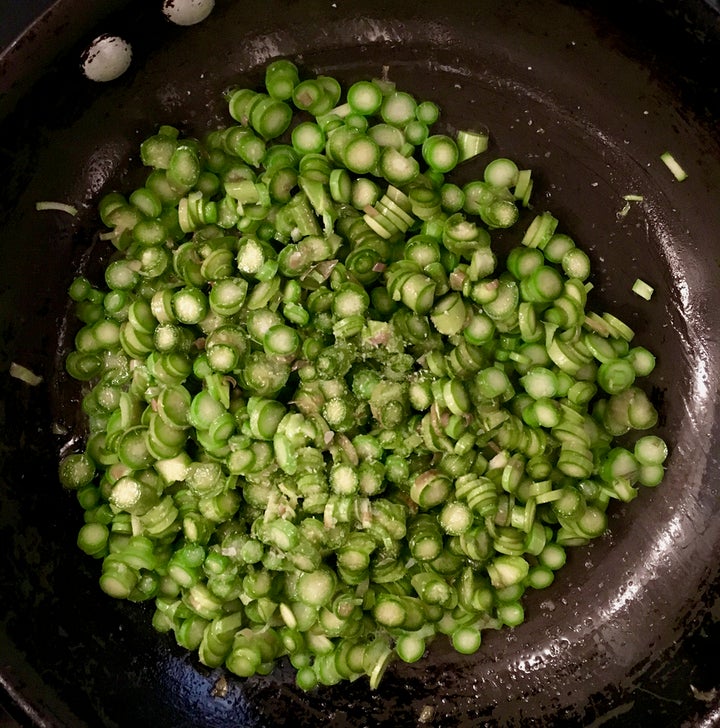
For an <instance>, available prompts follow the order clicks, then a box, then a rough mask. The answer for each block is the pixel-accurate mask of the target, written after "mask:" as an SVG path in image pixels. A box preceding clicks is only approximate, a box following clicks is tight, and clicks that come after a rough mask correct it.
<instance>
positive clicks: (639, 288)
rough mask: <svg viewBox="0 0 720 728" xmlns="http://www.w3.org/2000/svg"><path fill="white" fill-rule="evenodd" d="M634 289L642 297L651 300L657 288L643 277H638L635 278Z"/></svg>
mask: <svg viewBox="0 0 720 728" xmlns="http://www.w3.org/2000/svg"><path fill="white" fill-rule="evenodd" d="M632 291H633V293H635V294H636V295H638V296H640V298H644V299H645V300H646V301H649V300H650V299H651V298H652V296H653V293H655V289H654V288H653V287H652V286H651V285H649V284H648V283H645V281H644V280H642V279H641V278H637V279H636V280H635V283H633V286H632Z"/></svg>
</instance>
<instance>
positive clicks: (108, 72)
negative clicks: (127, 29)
mask: <svg viewBox="0 0 720 728" xmlns="http://www.w3.org/2000/svg"><path fill="white" fill-rule="evenodd" d="M131 60H132V48H131V47H130V44H129V43H128V42H127V41H125V40H123V39H122V38H119V37H118V36H116V35H107V34H106V35H101V36H98V37H97V38H95V40H94V41H93V42H92V43H91V44H90V46H89V47H88V49H87V50H86V51H85V53H83V57H82V69H83V73H84V74H85V75H86V76H87V77H88V78H89V79H90V80H91V81H114V80H115V79H116V78H118V77H119V76H122V75H123V73H125V71H127V69H128V68H129V66H130V61H131Z"/></svg>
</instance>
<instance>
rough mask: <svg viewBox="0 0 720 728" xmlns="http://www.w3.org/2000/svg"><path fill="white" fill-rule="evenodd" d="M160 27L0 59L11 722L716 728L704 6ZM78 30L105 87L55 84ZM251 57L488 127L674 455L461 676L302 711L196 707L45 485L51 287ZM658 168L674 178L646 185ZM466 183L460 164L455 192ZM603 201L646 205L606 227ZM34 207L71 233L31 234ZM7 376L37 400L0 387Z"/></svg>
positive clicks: (47, 30)
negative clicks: (109, 51)
mask: <svg viewBox="0 0 720 728" xmlns="http://www.w3.org/2000/svg"><path fill="white" fill-rule="evenodd" d="M91 5H92V7H91ZM159 5H160V2H159V0H157V1H152V2H151V1H150V0H142V1H138V2H121V1H119V0H114V1H113V2H107V3H104V4H103V6H102V7H99V4H89V3H84V2H80V1H73V0H59V1H58V2H56V3H55V4H54V5H53V7H52V8H51V10H50V11H48V12H47V13H46V14H45V15H43V16H42V17H40V18H39V19H38V20H37V22H36V23H35V24H34V25H33V26H32V27H31V28H30V29H29V30H28V31H27V32H26V33H25V34H24V35H23V36H22V37H21V38H20V39H19V40H18V41H17V42H16V43H15V44H14V45H13V46H11V47H10V48H9V49H7V50H6V51H5V53H4V54H3V55H2V56H1V57H0V91H1V92H2V97H0V110H1V117H2V122H1V125H0V170H2V172H1V174H0V179H1V180H2V194H0V244H1V245H2V253H1V255H2V257H1V258H0V260H1V264H0V312H1V314H2V318H1V323H0V361H1V362H2V366H0V370H1V371H0V379H1V382H2V385H1V386H2V400H1V401H0V408H1V409H0V412H1V413H2V414H0V420H1V422H0V427H1V428H2V434H1V435H0V453H1V456H0V457H1V468H2V469H1V473H0V539H1V542H0V564H1V572H0V605H1V606H0V615H1V621H0V625H1V626H0V684H2V687H3V688H4V694H5V702H6V703H7V704H8V706H9V708H10V710H11V711H12V712H13V713H14V715H15V716H16V717H17V718H18V719H19V720H21V721H22V722H24V723H27V724H29V725H38V726H83V725H88V726H100V725H106V726H158V727H160V726H163V727H165V726H168V727H169V726H173V727H175V728H189V727H190V726H203V727H208V728H210V727H213V726H237V727H240V726H247V727H248V728H249V727H251V726H252V727H255V726H258V727H259V726H268V727H269V726H282V725H297V726H314V725H317V724H328V725H333V726H415V725H418V719H419V716H420V715H421V710H422V709H423V707H425V706H432V707H433V709H434V719H433V721H432V723H431V724H432V725H434V726H443V727H444V726H481V725H503V726H505V725H507V726H514V725H517V726H519V725H538V726H539V725H552V726H562V725H591V724H594V725H600V724H603V725H615V726H625V725H634V726H650V725H653V726H680V725H688V726H689V725H694V726H695V725H697V726H700V725H702V726H711V725H714V724H715V723H716V722H717V721H716V719H717V718H718V716H720V702H719V701H718V700H717V699H716V697H715V689H716V688H718V687H720V671H719V670H718V666H717V665H718V663H717V660H716V658H715V655H716V653H717V648H718V646H719V645H720V632H719V631H718V629H717V627H716V624H715V616H716V615H717V606H716V602H715V599H716V594H717V587H718V581H717V576H718V569H717V561H718V559H717V554H718V547H719V546H720V508H719V505H720V504H719V503H718V488H719V487H720V465H719V464H718V458H717V447H718V441H719V440H720V437H719V432H718V421H719V415H720V407H719V405H718V389H719V384H720V343H719V337H720V294H719V293H718V281H719V279H720V274H719V270H718V265H719V264H720V193H719V190H720V146H719V144H718V139H717V119H718V112H720V91H719V90H718V81H717V78H716V71H717V68H718V67H719V64H720V50H719V49H720V14H719V13H718V9H717V6H713V5H712V4H709V3H708V2H703V1H702V0H701V1H699V2H698V1H688V2H682V3H681V2H677V3H667V4H666V3H661V2H656V1H655V0H628V2H626V3H623V4H622V7H615V6H614V5H613V4H611V5H610V6H608V4H607V3H605V2H595V3H593V2H582V3H575V4H568V3H564V2H560V1H559V0H536V1H535V2H532V3H525V2H518V1H516V2H512V1H508V0H504V1H503V2H500V1H498V0H478V1H477V2H473V3H467V4H463V3H459V4H457V5H456V4H449V3H448V4H441V3H438V2H436V1H433V2H428V1H426V0H413V1H410V0H385V1H384V2H380V1H379V0H364V2H362V3H349V2H346V1H344V0H337V2H330V1H329V0H303V1H299V0H297V1H293V0H268V1H266V2H261V1H259V0H247V2H242V3H240V2H231V1H230V0H226V1H224V2H223V0H218V3H217V7H216V10H215V12H214V13H213V14H212V15H211V17H210V18H209V19H208V20H207V21H206V22H204V23H203V24H201V25H199V26H197V27H193V28H178V27H175V26H171V25H170V24H169V23H167V22H166V21H165V20H164V19H163V17H162V16H161V14H160V12H159ZM100 32H118V33H120V34H121V35H123V36H124V37H126V38H127V40H129V41H130V42H131V43H132V44H133V48H134V60H133V64H132V67H131V69H130V71H129V72H128V73H127V74H125V75H124V76H123V77H122V78H120V79H119V80H118V81H115V82H113V83H110V84H107V85H96V84H93V83H91V82H89V81H87V80H85V79H84V78H83V77H82V75H81V74H80V73H79V70H78V63H79V56H80V52H81V50H82V49H83V48H84V47H85V45H86V44H87V43H88V42H89V41H90V40H91V39H92V38H93V37H94V36H95V35H97V34H98V33H100ZM277 56H284V57H289V58H292V59H293V60H295V61H296V62H297V63H298V64H299V65H300V66H301V68H302V69H304V70H306V71H307V72H323V73H331V74H334V75H336V76H337V77H338V78H339V79H341V80H342V81H343V82H344V83H349V82H352V81H353V80H355V79H357V78H360V77H366V76H369V75H377V74H379V73H380V72H381V71H382V67H383V66H389V69H390V75H391V77H392V79H393V80H395V81H397V82H398V84H399V85H400V86H402V87H403V88H406V89H408V90H410V91H412V92H414V93H415V94H416V95H418V96H419V97H422V98H430V99H433V100H435V101H437V102H438V103H439V104H440V105H441V106H442V109H443V117H442V126H443V128H444V129H446V130H453V129H456V128H460V127H463V126H468V125H474V124H477V123H482V124H485V125H487V126H488V127H489V128H490V130H491V132H492V149H491V154H492V153H495V154H502V155H504V156H510V157H513V158H514V159H516V160H517V161H518V162H519V163H520V164H521V165H522V166H528V167H532V168H533V169H534V170H535V176H536V179H537V187H536V192H535V195H534V200H535V203H534V204H535V211H541V210H545V209H548V210H550V211H552V212H553V213H554V214H555V215H556V216H557V217H559V219H560V220H561V224H562V228H563V229H564V231H566V232H568V233H570V234H571V235H573V236H574V237H575V238H576V239H577V241H578V242H579V243H580V244H582V245H583V246H584V247H585V248H586V249H587V250H588V251H589V253H590V255H591V257H592V259H593V262H594V263H595V270H596V273H595V275H594V279H593V280H594V283H595V289H594V291H593V294H592V295H593V296H595V297H596V298H595V301H596V302H597V305H598V306H599V307H600V306H602V307H605V308H606V309H607V310H611V311H615V312H617V313H619V314H620V315H621V316H622V317H623V318H624V319H625V320H626V321H627V322H628V323H629V324H630V325H631V326H633V327H634V328H635V330H636V331H637V337H636V340H637V342H638V343H641V344H644V345H646V346H650V347H651V348H653V349H654V350H655V351H656V352H657V353H658V354H659V360H658V367H657V369H656V371H655V373H654V374H653V376H652V386H651V387H650V388H649V390H648V391H649V393H650V395H651V397H652V398H653V400H654V401H655V402H656V404H657V405H658V407H659V409H660V411H661V413H662V418H661V422H660V425H659V427H658V430H657V431H658V433H659V434H661V435H662V436H663V437H665V438H667V440H668V442H669V443H670V445H671V448H672V454H671V457H670V460H669V467H668V471H667V477H666V481H665V482H664V484H663V485H662V486H661V487H660V488H658V489H655V490H645V491H644V492H643V493H642V494H641V497H639V498H637V499H636V500H635V501H633V502H632V503H630V504H628V505H626V506H624V507H613V508H612V511H611V517H610V532H609V534H608V535H607V536H606V537H604V538H602V539H601V540H599V542H598V543H595V544H593V545H592V546H590V547H588V548H581V549H576V550H575V551H573V552H572V555H571V558H570V561H569V566H568V567H567V569H566V570H564V571H563V572H561V575H560V576H559V578H558V579H557V580H556V583H555V584H554V585H553V587H551V588H550V589H548V590H546V591H543V592H538V593H535V594H532V595H530V596H529V598H528V599H527V602H526V616H527V620H526V622H525V623H524V624H523V625H522V626H520V627H518V628H516V629H515V630H513V631H512V632H510V631H507V630H506V631H503V632H500V633H497V634H488V635H487V637H486V639H485V641H484V645H483V647H482V649H481V651H480V652H479V653H477V654H476V655H474V656H472V657H460V656H458V655H457V654H455V653H453V652H452V651H451V650H449V649H448V648H447V646H446V645H445V644H444V643H443V642H442V641H438V642H437V643H436V644H435V645H433V647H432V649H431V650H430V654H429V656H428V657H427V658H426V659H425V660H423V661H421V662H420V663H417V664H415V665H413V666H400V665H396V666H394V667H392V668H391V669H390V670H389V671H388V673H387V674H386V677H385V679H384V681H383V682H382V684H381V686H380V688H379V689H378V690H377V691H375V692H373V693H371V692H369V691H368V688H367V684H366V682H365V681H362V680H360V681H357V682H355V683H352V684H350V685H341V686H337V687H333V688H327V689H321V690H318V691H316V692H314V693H311V694H303V693H301V692H300V691H298V690H297V689H296V688H295V687H294V685H293V681H292V676H291V674H290V672H289V671H288V670H287V669H285V668H282V669H280V670H278V671H277V672H275V673H273V674H272V675H271V676H270V677H267V678H257V679H250V680H246V681H242V680H232V679H231V680H230V683H229V690H228V692H227V695H226V696H224V697H215V696H213V686H214V685H215V683H216V681H217V679H218V677H219V676H220V674H221V673H220V671H211V670H207V669H205V668H203V667H202V666H200V665H199V664H198V663H197V662H196V660H195V659H194V658H193V657H191V656H189V655H187V654H185V653H184V652H183V651H182V650H180V649H178V648H177V647H176V646H175V645H174V643H173V642H172V640H171V639H169V638H168V637H167V636H159V635H157V634H156V633H154V632H153V630H152V628H151V627H150V626H149V616H150V612H149V609H150V608H149V607H148V608H146V607H138V606H134V605H129V604H124V603H119V602H116V601H113V600H110V599H109V598H107V597H105V596H104V595H103V594H102V593H101V592H100V591H99V588H98V587H97V585H96V579H97V564H96V563H94V562H91V561H90V560H88V559H87V558H85V557H84V556H83V555H82V554H81V553H80V552H79V551H78V550H77V549H76V547H75V545H74V541H75V535H76V532H77V528H78V527H79V524H80V518H81V516H80V513H79V509H78V508H77V506H76V504H75V503H74V502H73V498H72V496H71V495H69V494H67V493H64V492H63V491H62V489H61V488H60V486H59V485H58V482H57V478H56V474H55V472H56V470H55V469H56V461H57V454H58V451H59V450H60V449H61V448H62V447H64V446H65V445H67V442H68V440H69V439H71V438H73V437H79V436H80V435H81V434H82V429H81V420H80V417H79V415H78V411H77V394H78V393H77V390H76V388H74V385H73V384H72V383H71V382H69V381H67V379H66V377H64V376H63V375H62V373H61V372H62V366H61V354H62V352H63V350H65V349H66V348H67V346H68V341H70V338H71V336H72V324H69V323H68V320H67V317H66V315H67V305H66V301H65V290H66V287H67V285H68V283H69V282H70V280H71V279H72V277H73V276H74V275H75V274H76V272H77V271H78V270H83V271H84V272H85V273H86V274H87V275H89V276H91V277H92V276H98V275H99V273H100V270H101V265H102V261H103V259H104V256H105V255H106V252H107V251H106V248H105V246H104V245H103V244H102V243H99V242H98V241H97V238H96V227H97V221H96V218H95V214H94V211H93V207H94V204H95V203H96V202H97V200H98V198H99V197H100V196H101V195H102V194H103V193H105V192H106V191H108V190H110V189H113V188H115V187H118V186H119V187H123V186H127V185H130V184H132V182H133V180H134V179H136V178H137V174H138V168H139V162H138V159H137V151H138V143H139V141H140V140H141V139H143V138H144V137H145V136H147V135H149V134H150V133H152V131H153V130H154V129H155V127H156V125H158V124H159V123H171V124H176V125H179V126H180V127H181V128H182V129H183V130H185V131H187V132H188V133H194V134H198V135H199V134H202V133H203V132H205V131H206V130H208V129H209V128H211V127H213V126H214V125H216V124H218V123H226V121H227V120H226V117H225V116H224V109H223V103H222V100H221V92H222V90H223V89H224V88H226V87H227V86H229V85H231V84H236V83H243V84H250V85H257V84H258V83H259V82H260V80H261V78H262V69H263V66H264V64H265V63H266V62H267V61H269V60H270V59H272V58H275V57H277ZM665 150H670V151H672V152H673V153H674V154H675V156H676V157H677V159H678V160H679V161H680V162H681V163H682V164H683V166H684V167H685V168H686V170H687V172H688V173H689V177H688V179H687V180H686V181H684V182H682V183H678V182H676V181H675V180H674V178H673V177H672V175H671V174H670V173H669V171H668V170H667V169H666V168H665V167H664V166H663V165H662V163H661V162H660V160H659V156H660V154H661V153H662V152H664V151H665ZM128 159H130V162H129V163H128ZM478 164H481V163H478ZM480 169H481V167H480V166H477V165H475V164H473V163H470V164H468V165H467V166H466V168H465V169H464V170H462V171H461V172H459V175H458V179H459V180H461V179H463V178H469V177H470V176H472V175H473V174H477V173H478V171H479V170H480ZM626 194H640V195H643V198H644V200H643V202H642V203H633V205H632V206H631V209H630V210H629V212H627V214H626V215H624V216H619V215H618V212H619V211H620V210H621V209H622V208H623V206H624V200H623V196H624V195H626ZM44 199H51V200H62V201H66V202H71V203H73V204H76V205H78V206H79V207H80V214H79V216H78V217H77V218H75V219H73V218H70V217H67V216H64V215H60V214H55V213H42V214H41V213H37V212H36V211H35V209H34V204H35V202H36V201H37V200H44ZM508 242H511V241H509V240H507V239H506V240H504V241H503V240H500V241H499V242H498V245H499V246H500V248H502V246H503V245H506V244H508ZM638 276H640V277H642V278H643V279H645V280H646V281H648V282H650V283H651V284H652V285H654V286H655V290H656V293H655V296H654V297H653V299H652V301H651V302H649V303H648V302H645V301H643V300H642V299H640V298H638V297H637V296H635V295H634V294H632V293H631V292H630V288H631V285H632V283H633V281H634V280H635V278H636V277H638ZM10 361H18V362H20V363H22V364H24V365H26V366H28V367H30V368H31V369H33V370H34V371H36V372H38V373H40V374H41V375H42V376H43V377H44V382H43V384H42V385H40V386H38V387H36V388H31V387H28V386H25V385H22V384H20V383H19V382H17V380H14V379H11V378H10V377H9V376H8V373H7V369H8V365H9V362H10ZM58 426H60V428H67V429H69V433H70V434H69V435H58V434H56V432H57V431H58Z"/></svg>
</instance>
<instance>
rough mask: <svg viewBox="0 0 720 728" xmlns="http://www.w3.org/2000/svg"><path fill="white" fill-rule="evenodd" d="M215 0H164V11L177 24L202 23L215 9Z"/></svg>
mask: <svg viewBox="0 0 720 728" xmlns="http://www.w3.org/2000/svg"><path fill="white" fill-rule="evenodd" d="M214 7H215V0H164V2H163V13H165V16H166V17H167V18H168V20H170V21H172V22H173V23H175V24H177V25H195V24H196V23H201V22H202V21H203V20H205V18H207V16H208V15H210V13H211V12H212V11H213V8H214Z"/></svg>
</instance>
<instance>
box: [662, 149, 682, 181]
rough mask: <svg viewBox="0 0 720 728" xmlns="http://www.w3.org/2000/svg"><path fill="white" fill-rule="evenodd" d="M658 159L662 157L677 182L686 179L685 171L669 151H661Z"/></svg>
mask: <svg viewBox="0 0 720 728" xmlns="http://www.w3.org/2000/svg"><path fill="white" fill-rule="evenodd" d="M660 159H662V161H663V163H664V164H665V166H666V167H667V168H668V169H669V170H670V171H671V172H672V175H673V177H675V179H676V180H677V181H678V182H682V181H683V180H685V179H687V172H686V171H685V170H684V169H683V168H682V167H681V166H680V164H679V163H678V161H677V160H676V159H675V157H674V156H673V155H672V154H671V153H670V152H663V153H662V154H661V155H660Z"/></svg>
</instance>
